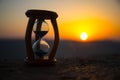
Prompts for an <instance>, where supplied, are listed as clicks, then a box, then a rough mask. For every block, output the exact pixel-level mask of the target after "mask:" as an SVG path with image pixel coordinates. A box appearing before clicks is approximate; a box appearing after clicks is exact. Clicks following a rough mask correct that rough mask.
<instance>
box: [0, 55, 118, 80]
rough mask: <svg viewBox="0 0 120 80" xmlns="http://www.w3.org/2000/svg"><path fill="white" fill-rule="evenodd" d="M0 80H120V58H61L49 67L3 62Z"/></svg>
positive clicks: (19, 62)
mask: <svg viewBox="0 0 120 80" xmlns="http://www.w3.org/2000/svg"><path fill="white" fill-rule="evenodd" d="M0 80H120V56H105V57H99V58H95V57H93V58H83V59H82V58H59V59H57V63H56V64H55V65H54V66H49V67H48V66H39V67H38V66H28V65H26V64H25V63H24V61H21V60H16V61H9V60H1V61H0Z"/></svg>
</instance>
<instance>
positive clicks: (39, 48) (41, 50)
mask: <svg viewBox="0 0 120 80" xmlns="http://www.w3.org/2000/svg"><path fill="white" fill-rule="evenodd" d="M32 48H33V52H34V53H35V54H36V55H37V56H39V57H40V56H44V55H46V54H47V53H48V51H49V48H50V46H49V45H48V43H47V42H45V41H44V40H42V39H41V40H37V41H36V42H35V43H34V44H33V47H32Z"/></svg>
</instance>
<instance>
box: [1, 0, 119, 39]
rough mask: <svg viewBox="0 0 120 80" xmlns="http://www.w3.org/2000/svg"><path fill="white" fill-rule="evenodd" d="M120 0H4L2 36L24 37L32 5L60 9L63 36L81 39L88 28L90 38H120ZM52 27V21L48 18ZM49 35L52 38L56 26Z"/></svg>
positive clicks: (39, 7)
mask: <svg viewBox="0 0 120 80" xmlns="http://www.w3.org/2000/svg"><path fill="white" fill-rule="evenodd" d="M117 1H118V0H51V1H50V0H36V1H33V0H29V1H27V0H26V1H25V0H1V2H0V10H1V14H0V38H11V39H13V38H22V39H23V38H24V35H25V29H26V25H27V21H28V18H27V17H26V16H25V12H26V11H27V10H28V9H45V10H52V11H56V12H57V13H58V15H59V17H58V18H57V22H58V26H59V32H60V39H67V40H75V41H80V37H79V36H80V34H81V33H82V32H86V33H87V34H88V41H94V40H106V39H112V40H119V41H120V38H119V37H120V33H119V32H120V23H119V21H120V15H119V14H120V3H118V2H117ZM21 5H22V6H21ZM48 23H49V26H50V27H51V24H50V22H49V21H48ZM51 30H52V28H50V32H49V34H48V35H47V38H52V37H53V36H52V34H53V32H52V31H53V30H52V31H51Z"/></svg>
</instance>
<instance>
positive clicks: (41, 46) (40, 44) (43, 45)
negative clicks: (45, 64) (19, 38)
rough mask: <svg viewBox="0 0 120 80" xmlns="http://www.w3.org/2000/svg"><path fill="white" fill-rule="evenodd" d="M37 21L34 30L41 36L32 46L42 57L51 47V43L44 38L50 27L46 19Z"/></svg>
mask: <svg viewBox="0 0 120 80" xmlns="http://www.w3.org/2000/svg"><path fill="white" fill-rule="evenodd" d="M36 23H37V24H36V25H35V26H34V27H33V31H34V33H35V35H37V36H38V37H39V39H37V41H35V43H34V44H33V46H32V49H33V52H34V53H35V54H36V55H37V56H39V57H40V56H44V55H45V54H47V53H48V51H49V48H50V46H49V44H48V43H47V42H46V41H44V40H43V39H42V37H43V36H44V35H46V34H47V32H48V30H49V27H48V24H47V23H46V22H45V21H42V22H41V21H40V22H39V21H37V22H36ZM41 23H42V24H41Z"/></svg>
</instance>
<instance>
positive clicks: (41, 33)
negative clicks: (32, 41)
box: [34, 31, 48, 38]
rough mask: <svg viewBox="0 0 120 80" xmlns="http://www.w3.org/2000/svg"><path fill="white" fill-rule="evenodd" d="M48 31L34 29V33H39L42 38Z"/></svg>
mask: <svg viewBox="0 0 120 80" xmlns="http://www.w3.org/2000/svg"><path fill="white" fill-rule="evenodd" d="M47 32H48V31H34V33H35V34H36V35H38V36H39V37H40V38H42V37H43V36H45V35H46V34H47Z"/></svg>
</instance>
